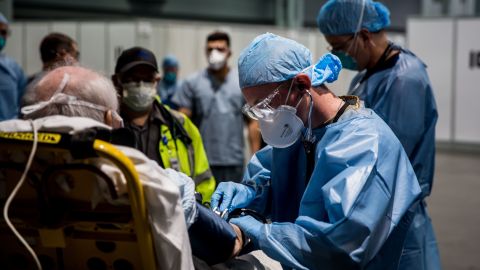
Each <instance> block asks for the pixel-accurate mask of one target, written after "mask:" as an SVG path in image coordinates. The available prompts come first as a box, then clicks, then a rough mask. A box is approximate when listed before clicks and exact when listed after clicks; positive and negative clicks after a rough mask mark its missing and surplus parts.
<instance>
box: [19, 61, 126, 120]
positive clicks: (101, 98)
mask: <svg viewBox="0 0 480 270" xmlns="http://www.w3.org/2000/svg"><path fill="white" fill-rule="evenodd" d="M65 74H68V75H67V76H68V80H67V81H66V84H65V87H64V88H63V90H62V91H60V92H61V93H63V94H66V95H70V96H74V97H76V98H77V99H78V100H81V101H86V102H89V103H92V104H96V105H100V106H103V107H106V108H107V109H110V110H112V111H117V110H118V98H117V92H116V90H115V87H114V86H113V84H112V82H111V81H110V80H109V79H107V78H106V77H105V76H103V75H101V74H99V73H97V72H95V71H92V70H89V69H86V68H83V67H80V66H65V67H59V68H56V69H54V70H52V71H49V72H46V73H45V74H44V75H43V76H41V77H40V78H38V79H36V80H35V81H33V82H32V83H31V84H30V85H29V86H28V88H27V91H26V93H25V95H24V96H23V99H22V105H23V106H28V105H33V104H35V103H38V102H41V101H47V100H49V99H50V98H51V97H52V96H53V95H54V94H55V93H56V91H57V90H58V89H59V87H61V85H62V81H64V78H65ZM57 114H60V115H65V116H82V117H89V118H92V119H95V120H97V121H100V122H104V120H105V111H102V110H97V109H93V108H91V107H88V106H82V105H79V104H69V103H66V102H52V103H51V104H49V105H48V106H47V107H45V108H43V109H41V110H39V111H38V112H35V113H32V114H30V115H27V117H28V118H41V117H45V116H49V115H57Z"/></svg>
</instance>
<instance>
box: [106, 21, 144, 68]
mask: <svg viewBox="0 0 480 270" xmlns="http://www.w3.org/2000/svg"><path fill="white" fill-rule="evenodd" d="M136 38H137V37H136V27H135V23H134V22H115V23H108V24H107V52H106V53H107V54H106V55H107V56H108V57H107V70H106V71H107V74H113V72H114V70H115V64H116V63H117V58H118V57H119V56H120V54H121V53H122V51H124V50H126V49H129V48H131V47H133V46H135V45H136V44H137V43H136Z"/></svg>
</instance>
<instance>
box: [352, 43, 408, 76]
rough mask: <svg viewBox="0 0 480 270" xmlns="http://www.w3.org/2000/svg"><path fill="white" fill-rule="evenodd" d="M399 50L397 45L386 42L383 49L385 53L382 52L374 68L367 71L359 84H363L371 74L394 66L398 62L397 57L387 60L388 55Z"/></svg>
mask: <svg viewBox="0 0 480 270" xmlns="http://www.w3.org/2000/svg"><path fill="white" fill-rule="evenodd" d="M400 49H401V48H400V47H399V46H398V45H395V44H394V43H392V42H388V45H387V48H385V51H383V54H382V56H380V59H378V61H377V63H376V64H375V66H374V67H373V68H371V69H368V70H367V72H366V73H365V76H363V78H362V79H361V80H360V82H359V83H363V82H364V81H366V80H367V79H368V78H370V76H372V75H373V74H375V73H377V72H378V71H381V70H384V69H387V68H390V67H392V66H394V65H395V63H396V62H397V60H398V55H396V56H395V57H393V58H390V59H387V58H388V55H389V54H390V53H391V52H392V51H393V50H400Z"/></svg>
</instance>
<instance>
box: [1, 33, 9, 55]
mask: <svg viewBox="0 0 480 270" xmlns="http://www.w3.org/2000/svg"><path fill="white" fill-rule="evenodd" d="M5 44H7V40H6V39H5V38H4V37H2V36H0V52H1V51H2V50H3V48H4V47H5Z"/></svg>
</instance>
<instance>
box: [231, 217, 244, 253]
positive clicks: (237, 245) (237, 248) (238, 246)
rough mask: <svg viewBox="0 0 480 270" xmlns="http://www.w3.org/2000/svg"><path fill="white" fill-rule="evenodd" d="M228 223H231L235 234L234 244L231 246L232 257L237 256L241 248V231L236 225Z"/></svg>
mask: <svg viewBox="0 0 480 270" xmlns="http://www.w3.org/2000/svg"><path fill="white" fill-rule="evenodd" d="M230 225H232V227H233V230H234V231H235V233H236V234H237V239H235V246H234V247H233V252H232V256H231V257H232V258H233V257H235V256H237V255H238V254H239V253H240V251H241V250H242V248H243V233H242V230H240V228H239V227H238V226H237V225H235V224H231V223H230Z"/></svg>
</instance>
